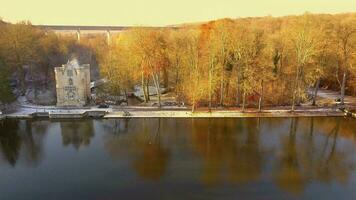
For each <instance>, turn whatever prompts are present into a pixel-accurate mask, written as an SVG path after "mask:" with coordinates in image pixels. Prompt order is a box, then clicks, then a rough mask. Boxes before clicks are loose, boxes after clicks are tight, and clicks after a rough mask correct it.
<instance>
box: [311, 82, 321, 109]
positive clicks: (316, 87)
mask: <svg viewBox="0 0 356 200" xmlns="http://www.w3.org/2000/svg"><path fill="white" fill-rule="evenodd" d="M319 85H320V78H318V80H317V81H316V84H315V88H314V94H313V103H312V105H313V106H315V105H316V97H317V95H318V90H319Z"/></svg>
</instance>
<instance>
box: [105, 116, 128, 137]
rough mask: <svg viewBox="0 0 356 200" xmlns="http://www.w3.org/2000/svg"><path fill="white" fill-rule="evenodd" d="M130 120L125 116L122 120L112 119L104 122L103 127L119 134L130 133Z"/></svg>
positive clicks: (111, 132)
mask: <svg viewBox="0 0 356 200" xmlns="http://www.w3.org/2000/svg"><path fill="white" fill-rule="evenodd" d="M129 122H130V118H124V119H120V120H110V121H108V122H106V123H103V124H102V125H103V126H102V127H103V129H104V130H105V132H108V133H110V134H114V135H118V136H119V135H120V134H123V133H124V134H125V133H128V131H129Z"/></svg>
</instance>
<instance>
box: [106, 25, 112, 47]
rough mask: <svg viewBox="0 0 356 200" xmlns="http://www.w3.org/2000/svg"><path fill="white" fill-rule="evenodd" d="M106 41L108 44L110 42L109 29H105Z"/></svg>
mask: <svg viewBox="0 0 356 200" xmlns="http://www.w3.org/2000/svg"><path fill="white" fill-rule="evenodd" d="M106 43H107V44H108V45H110V44H111V32H110V30H109V29H108V30H106Z"/></svg>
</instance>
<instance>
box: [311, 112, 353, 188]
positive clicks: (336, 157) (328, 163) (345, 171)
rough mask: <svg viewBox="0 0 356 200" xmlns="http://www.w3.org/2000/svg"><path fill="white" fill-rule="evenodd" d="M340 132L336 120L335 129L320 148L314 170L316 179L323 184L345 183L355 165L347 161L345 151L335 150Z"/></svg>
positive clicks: (338, 122)
mask: <svg viewBox="0 0 356 200" xmlns="http://www.w3.org/2000/svg"><path fill="white" fill-rule="evenodd" d="M339 130H340V118H339V119H337V121H336V125H335V127H334V128H333V129H332V130H331V131H330V133H329V134H328V135H327V137H326V138H325V142H324V144H323V147H322V151H321V154H320V157H319V158H318V160H319V162H318V164H317V166H316V167H317V168H316V175H315V176H316V178H317V179H318V180H321V181H323V182H331V181H333V180H337V181H339V182H342V183H344V182H347V179H348V177H350V175H351V173H352V170H353V169H354V168H355V164H354V163H352V162H350V160H349V159H348V156H349V155H348V152H347V151H339V150H338V149H337V139H338V135H339Z"/></svg>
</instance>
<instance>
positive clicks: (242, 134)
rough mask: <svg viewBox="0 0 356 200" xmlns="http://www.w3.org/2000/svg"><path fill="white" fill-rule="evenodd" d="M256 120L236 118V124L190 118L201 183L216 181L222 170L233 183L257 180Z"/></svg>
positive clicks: (257, 137) (259, 160)
mask: <svg viewBox="0 0 356 200" xmlns="http://www.w3.org/2000/svg"><path fill="white" fill-rule="evenodd" d="M257 122H258V121H257V120H255V119H253V120H252V119H251V120H239V121H237V124H236V120H229V119H214V120H212V119H209V120H208V121H206V120H194V119H193V120H192V123H193V124H192V126H193V127H192V128H193V143H194V145H195V146H196V149H197V150H198V153H199V155H201V156H202V158H203V180H204V182H205V183H207V184H217V183H219V182H220V181H221V179H222V178H223V177H221V175H222V172H226V173H227V174H225V175H227V177H225V178H227V179H229V180H230V181H233V182H236V183H245V182H249V181H255V180H257V179H259V177H260V173H261V169H262V164H263V162H262V151H261V149H260V145H259V130H258V123H257ZM206 123H208V124H206ZM236 131H237V132H236Z"/></svg>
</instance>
